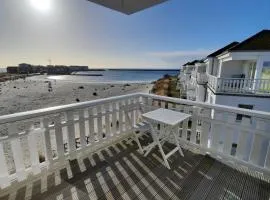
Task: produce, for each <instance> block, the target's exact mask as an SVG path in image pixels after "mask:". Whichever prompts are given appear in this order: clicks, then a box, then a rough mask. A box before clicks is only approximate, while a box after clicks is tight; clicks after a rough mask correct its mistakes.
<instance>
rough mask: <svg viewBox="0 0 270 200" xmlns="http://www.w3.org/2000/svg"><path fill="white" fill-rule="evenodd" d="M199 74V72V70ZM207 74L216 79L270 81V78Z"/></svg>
mask: <svg viewBox="0 0 270 200" xmlns="http://www.w3.org/2000/svg"><path fill="white" fill-rule="evenodd" d="M198 74H199V72H198ZM207 76H210V77H211V78H214V79H217V80H251V81H252V80H253V81H256V80H261V81H270V79H265V78H264V79H261V78H230V77H217V76H214V75H211V74H207Z"/></svg>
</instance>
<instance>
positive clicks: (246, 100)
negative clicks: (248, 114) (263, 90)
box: [206, 88, 270, 112]
mask: <svg viewBox="0 0 270 200" xmlns="http://www.w3.org/2000/svg"><path fill="white" fill-rule="evenodd" d="M207 95H208V97H207V101H206V103H211V102H210V99H211V98H212V100H213V102H212V103H213V104H220V105H226V106H233V107H238V105H239V104H247V105H253V106H254V107H253V110H261V111H266V112H270V98H260V97H249V96H229V95H215V94H214V93H213V92H212V91H211V90H210V89H209V88H207Z"/></svg>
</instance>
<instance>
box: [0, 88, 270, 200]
mask: <svg viewBox="0 0 270 200" xmlns="http://www.w3.org/2000/svg"><path fill="white" fill-rule="evenodd" d="M158 108H164V109H170V110H174V111H177V112H183V113H187V114H189V115H191V117H190V118H189V119H187V120H185V121H183V122H182V123H181V124H179V125H177V127H175V129H174V131H176V135H177V137H176V138H174V139H173V138H171V139H169V140H164V141H163V142H162V146H163V148H164V149H165V151H170V150H171V149H173V148H175V146H173V145H172V143H171V142H172V140H178V141H179V142H180V144H181V146H182V147H183V148H184V150H183V152H184V157H182V156H181V155H180V154H179V153H176V154H174V155H173V156H171V157H170V158H169V159H168V162H169V164H170V166H171V169H168V168H166V167H165V166H164V162H163V160H162V155H161V154H160V151H158V150H157V148H155V149H153V150H152V151H151V152H150V153H149V154H148V155H147V156H144V155H143V154H141V153H140V152H139V151H138V143H136V142H135V139H134V135H135V134H136V135H137V134H138V139H139V141H140V143H141V144H142V145H146V144H149V143H151V142H153V138H152V137H151V134H150V132H151V131H157V132H159V133H162V131H164V130H165V129H164V126H163V125H162V124H157V126H156V125H155V126H153V129H150V130H149V129H140V128H139V127H140V126H143V124H144V123H145V122H144V121H143V118H142V114H143V113H146V112H149V111H151V110H154V109H158ZM240 115H241V116H242V117H241V120H240V121H239V120H237V119H238V118H239V116H240ZM269 126H270V114H269V113H266V112H260V111H255V110H246V109H241V108H234V107H226V106H221V105H210V104H205V103H198V102H194V101H188V100H183V99H176V98H170V97H162V96H156V95H150V94H142V93H136V94H129V95H125V96H117V97H112V98H107V99H98V100H94V101H89V102H82V103H76V104H71V105H64V106H58V107H51V108H46V109H41V110H34V111H28V112H23V113H16V114H11V115H6V116H0V133H1V138H0V169H1V170H0V199H89V200H92V199H262V200H264V199H265V200H268V199H269V191H270V183H269V181H270V144H269V141H270V136H269V128H270V127H269ZM136 130H137V131H136Z"/></svg>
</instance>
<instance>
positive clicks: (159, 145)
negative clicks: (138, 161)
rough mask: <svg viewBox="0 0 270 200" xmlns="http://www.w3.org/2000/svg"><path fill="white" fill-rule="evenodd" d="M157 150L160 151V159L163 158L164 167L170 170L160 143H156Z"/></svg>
mask: <svg viewBox="0 0 270 200" xmlns="http://www.w3.org/2000/svg"><path fill="white" fill-rule="evenodd" d="M158 148H159V150H160V153H161V155H162V158H163V160H164V163H165V165H166V167H167V168H168V169H171V167H170V164H169V162H168V160H167V158H166V155H165V153H164V151H163V149H162V146H161V144H160V142H158Z"/></svg>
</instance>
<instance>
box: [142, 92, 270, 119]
mask: <svg viewBox="0 0 270 200" xmlns="http://www.w3.org/2000/svg"><path fill="white" fill-rule="evenodd" d="M140 95H141V96H144V97H152V98H154V99H158V100H163V101H169V102H173V103H178V104H187V105H191V106H202V107H205V108H209V109H218V110H220V111H225V112H230V113H238V114H243V115H249V116H254V117H255V116H256V117H259V118H264V119H270V112H265V111H259V110H248V109H244V108H237V107H232V106H225V105H219V104H210V103H204V102H197V101H196V102H195V101H191V100H186V99H177V98H173V97H165V96H159V95H154V94H144V93H140Z"/></svg>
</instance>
